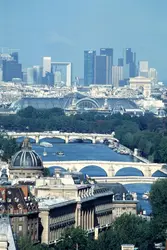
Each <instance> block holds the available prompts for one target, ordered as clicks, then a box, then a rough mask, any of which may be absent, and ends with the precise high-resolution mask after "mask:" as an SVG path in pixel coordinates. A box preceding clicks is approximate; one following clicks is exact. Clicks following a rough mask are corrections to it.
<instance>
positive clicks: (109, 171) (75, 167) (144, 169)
mask: <svg viewBox="0 0 167 250" xmlns="http://www.w3.org/2000/svg"><path fill="white" fill-rule="evenodd" d="M43 164H44V167H46V168H50V167H60V168H63V169H65V170H69V171H78V172H79V171H81V170H82V169H84V168H85V167H88V166H89V167H90V166H92V167H95V166H96V167H99V168H101V169H103V170H104V171H105V173H106V176H108V177H112V176H115V175H116V173H117V172H118V171H119V170H121V169H123V168H135V169H138V170H139V171H141V173H142V174H143V176H144V177H151V176H152V175H153V174H154V173H155V172H156V171H158V170H161V171H162V172H164V164H156V163H143V162H114V161H53V162H52V161H48V162H47V161H44V162H43ZM165 173H167V172H165Z"/></svg>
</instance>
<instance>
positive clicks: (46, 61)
mask: <svg viewBox="0 0 167 250" xmlns="http://www.w3.org/2000/svg"><path fill="white" fill-rule="evenodd" d="M47 73H51V57H43V74H42V76H43V77H45V76H46V74H47Z"/></svg>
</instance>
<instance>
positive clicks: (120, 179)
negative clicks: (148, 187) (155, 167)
mask: <svg viewBox="0 0 167 250" xmlns="http://www.w3.org/2000/svg"><path fill="white" fill-rule="evenodd" d="M163 178H166V177H143V176H114V177H92V179H94V180H96V181H97V182H100V183H121V184H123V185H125V184H138V183H139V184H140V183H142V184H143V183H147V184H152V183H154V182H155V181H157V180H158V179H163Z"/></svg>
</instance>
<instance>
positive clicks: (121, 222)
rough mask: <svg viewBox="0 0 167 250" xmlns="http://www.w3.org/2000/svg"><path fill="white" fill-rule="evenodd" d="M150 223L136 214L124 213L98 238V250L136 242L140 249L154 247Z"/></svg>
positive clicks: (112, 248) (114, 249)
mask: <svg viewBox="0 0 167 250" xmlns="http://www.w3.org/2000/svg"><path fill="white" fill-rule="evenodd" d="M150 232H151V231H150V223H149V222H147V221H145V220H143V219H142V218H140V217H139V216H136V215H131V214H130V215H128V214H123V215H122V216H120V217H119V218H117V219H116V220H115V222H114V223H113V225H112V227H111V229H110V230H108V231H107V232H105V233H104V234H103V235H102V236H100V237H99V240H98V248H97V250H101V249H106V250H120V246H121V245H122V244H134V245H135V246H136V247H138V249H140V250H148V249H149V247H150V249H152V248H151V247H152V236H151V233H150Z"/></svg>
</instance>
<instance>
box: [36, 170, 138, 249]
mask: <svg viewBox="0 0 167 250" xmlns="http://www.w3.org/2000/svg"><path fill="white" fill-rule="evenodd" d="M75 181H76V180H74V179H73V178H72V175H71V174H69V173H67V174H65V175H64V176H62V177H60V176H57V177H55V178H51V177H49V178H40V179H37V180H36V187H35V195H36V197H37V199H39V210H40V214H39V216H40V218H41V224H42V228H43V230H42V232H41V233H42V234H41V241H42V242H43V243H46V244H53V243H54V242H56V241H57V240H58V239H59V237H60V236H61V233H62V232H63V231H64V230H65V228H67V227H69V226H75V227H78V226H79V227H81V228H82V229H84V230H86V231H87V232H88V233H92V234H95V232H96V235H97V234H98V233H99V232H100V231H103V230H105V229H106V228H108V227H110V225H111V223H112V221H113V220H114V219H115V218H116V217H118V216H120V215H121V214H122V213H124V212H128V213H136V206H137V201H134V200H133V199H132V197H131V196H130V195H129V194H128V193H127V194H123V193H120V194H119V193H118V190H117V193H116V192H115V193H114V192H113V191H112V189H111V188H109V187H105V186H100V185H97V184H93V185H92V184H89V183H87V184H84V183H83V182H81V183H78V181H77V184H76V183H75ZM60 197H61V198H60Z"/></svg>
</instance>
